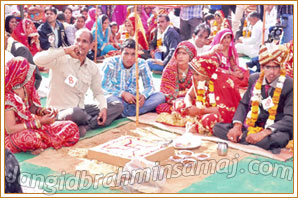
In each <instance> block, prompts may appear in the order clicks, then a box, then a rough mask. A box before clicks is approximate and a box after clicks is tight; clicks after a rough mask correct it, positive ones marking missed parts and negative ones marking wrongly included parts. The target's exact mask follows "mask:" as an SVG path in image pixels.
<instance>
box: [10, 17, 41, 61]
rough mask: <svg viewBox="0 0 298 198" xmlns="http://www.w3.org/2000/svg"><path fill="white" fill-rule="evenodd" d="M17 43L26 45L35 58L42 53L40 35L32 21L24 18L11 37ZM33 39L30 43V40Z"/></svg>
mask: <svg viewBox="0 0 298 198" xmlns="http://www.w3.org/2000/svg"><path fill="white" fill-rule="evenodd" d="M11 36H12V37H13V38H14V39H15V40H16V41H18V42H20V43H22V44H24V45H25V46H26V47H27V48H28V49H29V50H30V52H31V53H32V55H33V56H34V55H35V54H36V53H37V52H39V51H40V44H39V34H38V32H37V29H36V27H35V25H34V23H33V21H32V20H31V19H28V18H24V19H23V20H22V21H21V22H20V23H19V24H18V25H17V27H16V29H14V31H13V33H12V35H11ZM29 37H30V38H31V42H30V43H29V40H28V38H29Z"/></svg>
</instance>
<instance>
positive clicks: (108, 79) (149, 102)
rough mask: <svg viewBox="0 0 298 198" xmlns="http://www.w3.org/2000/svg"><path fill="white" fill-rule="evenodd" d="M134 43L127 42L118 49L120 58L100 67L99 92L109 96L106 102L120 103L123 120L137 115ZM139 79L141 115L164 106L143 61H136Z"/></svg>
mask: <svg viewBox="0 0 298 198" xmlns="http://www.w3.org/2000/svg"><path fill="white" fill-rule="evenodd" d="M135 46H136V42H135V41H134V40H133V39H127V40H125V41H124V42H123V44H122V46H121V55H120V56H115V57H111V58H109V59H107V60H106V61H105V62H104V67H103V72H104V76H103V80H102V88H103V89H104V91H105V93H106V94H109V95H112V96H110V97H109V98H108V101H121V103H123V105H124V110H123V113H122V116H123V117H127V116H135V115H136V66H135V63H136V59H135V56H136V54H135V53H136V52H135ZM138 67H139V76H138V77H141V78H142V82H143V87H144V91H143V92H142V93H140V98H139V104H140V111H139V113H140V114H144V113H147V112H150V111H153V110H154V109H155V108H156V107H157V105H159V104H161V103H164V102H165V96H164V95H163V94H162V93H161V92H155V91H154V87H153V80H152V75H151V72H150V69H149V66H148V65H147V64H146V62H145V61H144V60H143V59H140V58H139V59H138Z"/></svg>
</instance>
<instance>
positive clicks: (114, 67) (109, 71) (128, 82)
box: [102, 56, 155, 98]
mask: <svg viewBox="0 0 298 198" xmlns="http://www.w3.org/2000/svg"><path fill="white" fill-rule="evenodd" d="M138 61H139V62H138V67H139V77H141V79H142V82H143V87H144V90H143V91H142V93H140V94H142V95H144V96H145V98H148V97H149V96H150V95H151V94H152V93H154V91H155V90H154V86H153V80H152V74H151V71H150V68H149V66H148V65H147V63H146V61H145V60H143V59H140V58H139V59H138ZM102 71H103V75H102V76H103V80H102V88H103V90H104V92H105V94H106V95H111V94H112V95H114V96H118V97H121V95H122V93H123V92H129V93H131V94H133V95H134V96H135V95H136V67H135V64H134V65H133V66H132V67H131V68H129V69H126V68H125V67H124V66H123V63H122V59H121V57H120V56H115V57H111V58H108V59H106V60H105V61H104V66H103V68H102Z"/></svg>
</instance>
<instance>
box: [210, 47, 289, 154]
mask: <svg viewBox="0 0 298 198" xmlns="http://www.w3.org/2000/svg"><path fill="white" fill-rule="evenodd" d="M270 47H271V48H274V47H273V46H270ZM275 47H276V46H275ZM282 55H283V52H282V51H281V50H280V49H270V48H269V46H268V47H266V46H263V47H262V48H261V49H260V55H259V61H260V65H261V67H262V72H261V73H256V74H252V75H251V76H250V79H249V85H248V89H247V91H246V92H245V94H244V96H243V98H242V100H241V101H240V103H239V105H238V108H237V110H236V112H235V115H234V117H233V123H232V124H230V123H218V124H216V125H215V126H214V128H213V132H214V135H215V136H217V137H220V138H222V139H226V140H230V141H232V142H235V143H236V142H240V143H244V144H253V145H257V146H259V147H262V148H264V149H266V150H272V152H273V153H279V151H280V148H283V147H285V146H286V145H287V143H288V141H289V140H291V139H293V79H292V78H290V77H289V76H286V72H285V70H284V68H281V62H280V61H281V60H282V59H283V58H282V57H281V56H282Z"/></svg>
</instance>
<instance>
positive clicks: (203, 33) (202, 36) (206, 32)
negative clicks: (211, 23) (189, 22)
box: [188, 23, 210, 56]
mask: <svg viewBox="0 0 298 198" xmlns="http://www.w3.org/2000/svg"><path fill="white" fill-rule="evenodd" d="M209 36H210V28H209V27H208V25H206V24H204V23H202V24H200V25H198V26H197V27H196V28H195V30H194V32H193V34H192V38H191V39H189V40H188V41H189V42H191V43H192V44H193V45H194V46H195V47H196V49H197V56H199V55H202V54H204V53H206V52H208V50H209V49H210V46H209V45H206V44H207V43H208V41H209V40H208V37H209Z"/></svg>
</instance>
